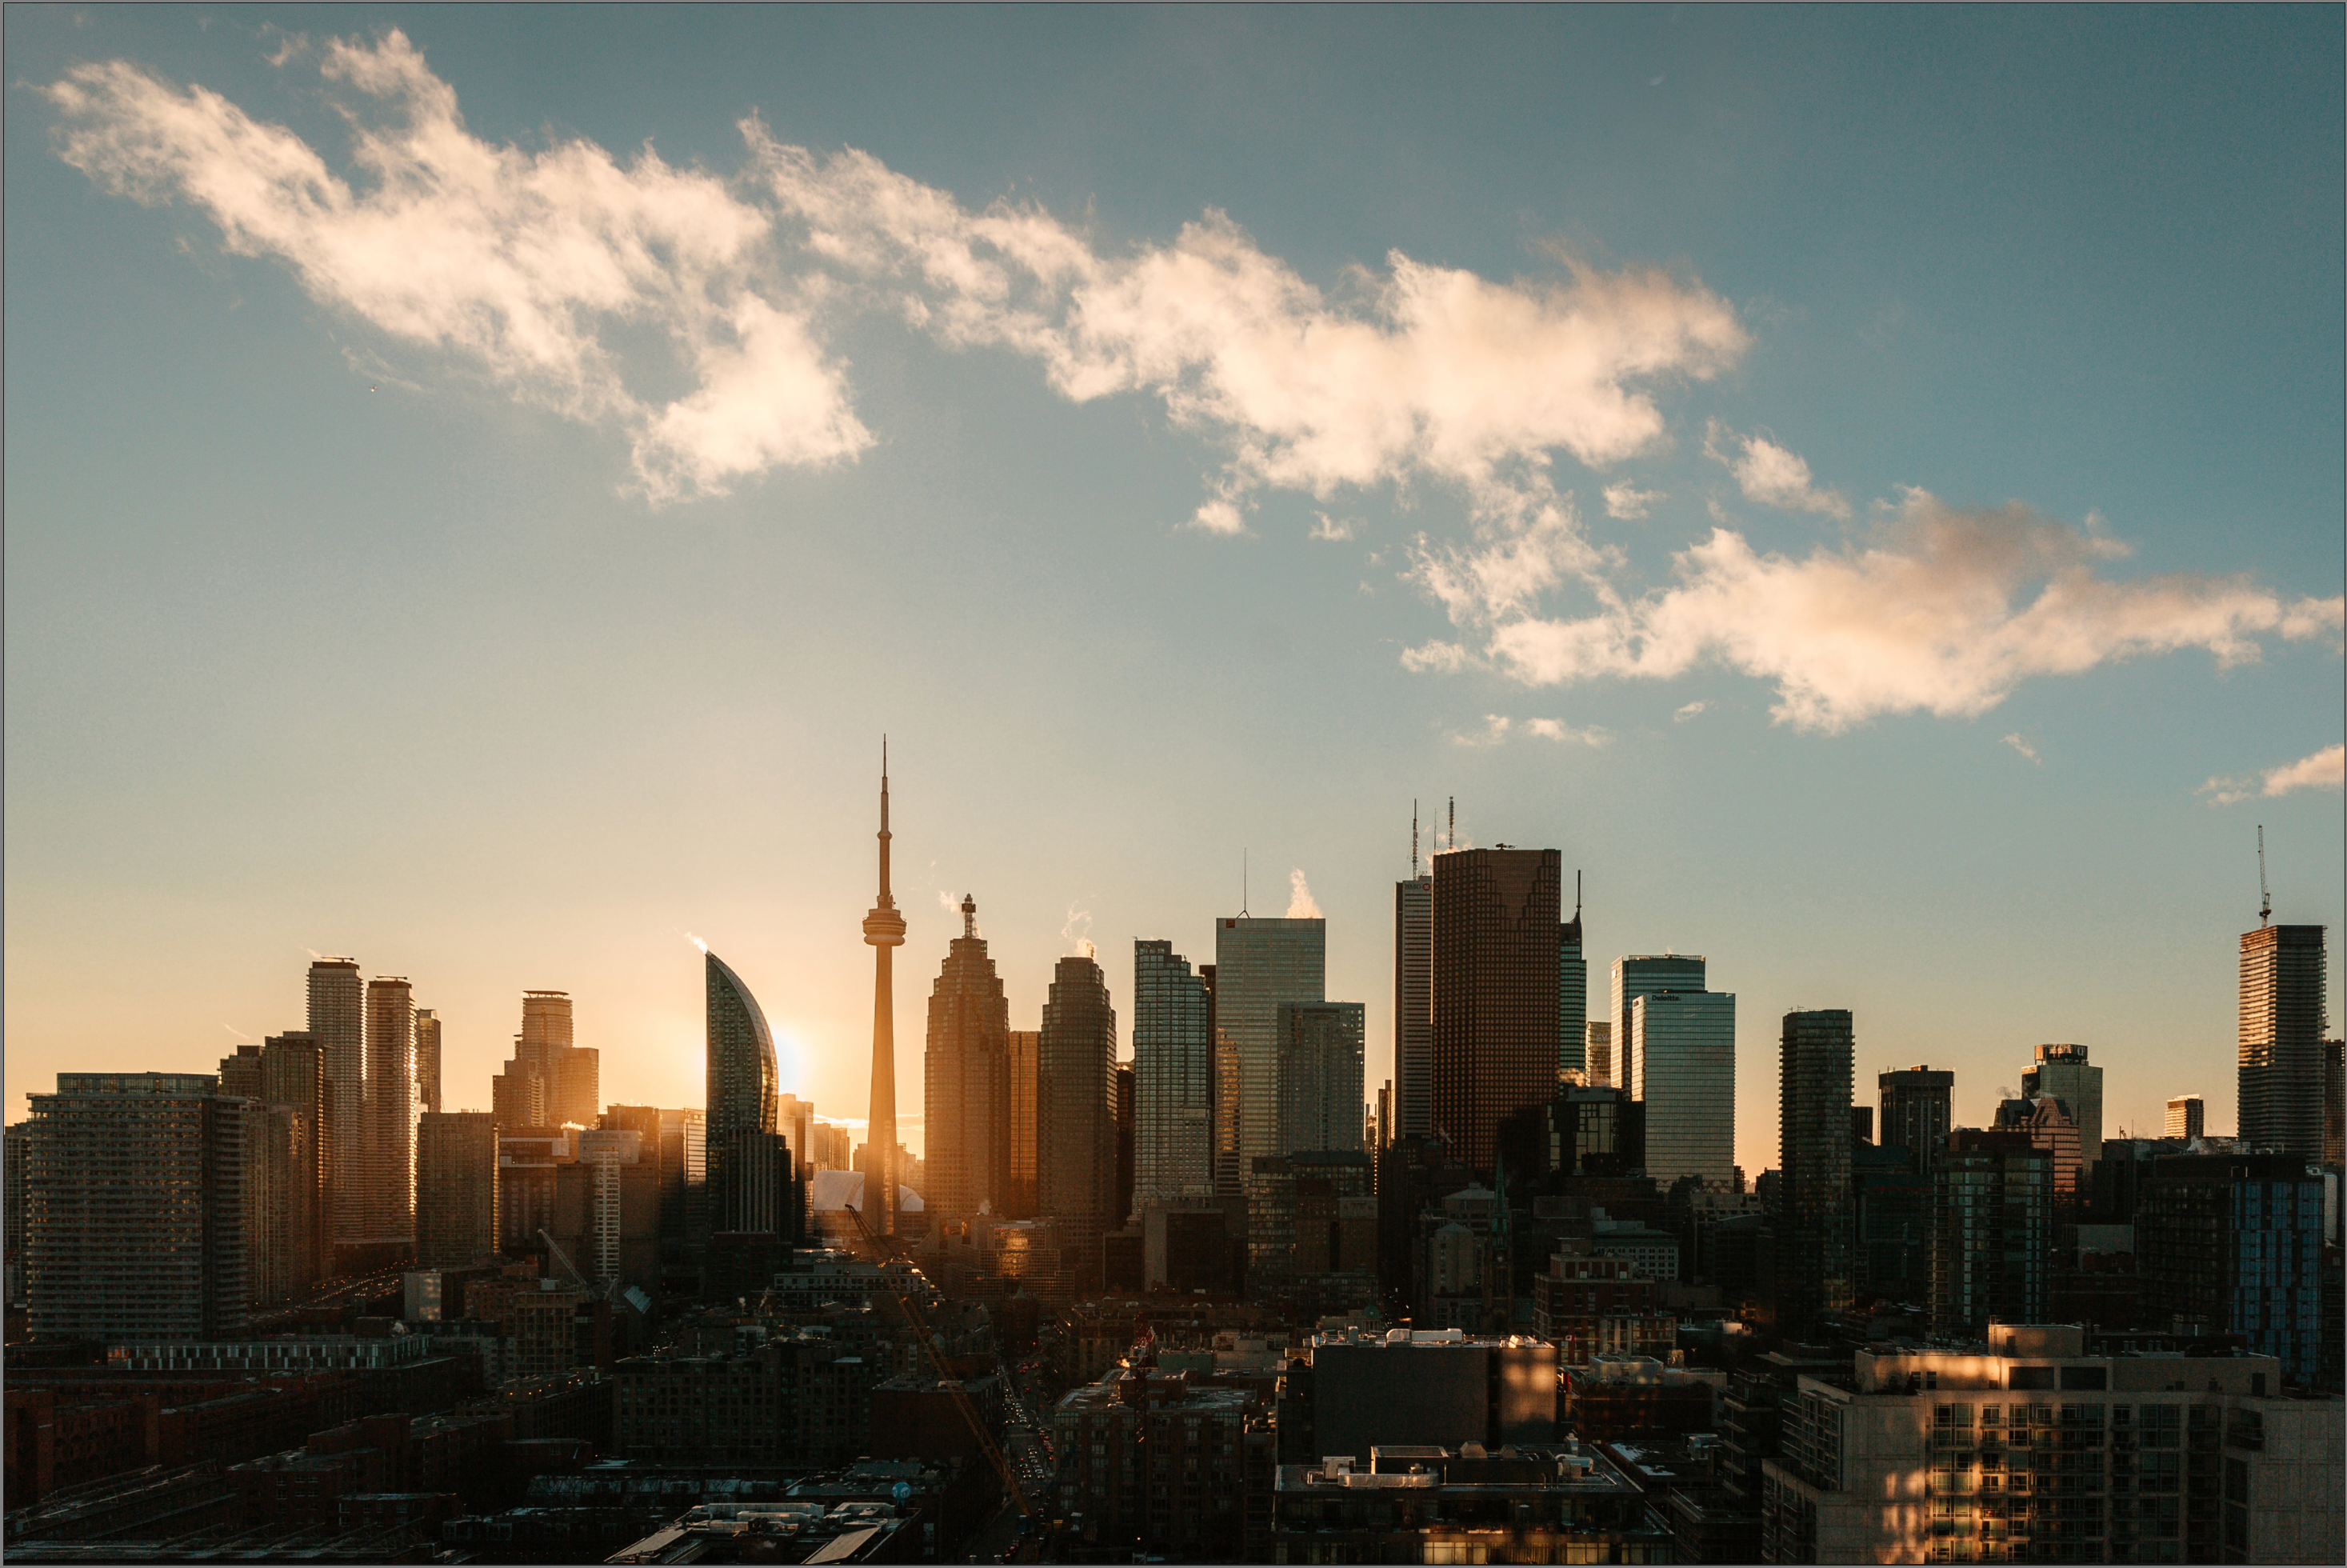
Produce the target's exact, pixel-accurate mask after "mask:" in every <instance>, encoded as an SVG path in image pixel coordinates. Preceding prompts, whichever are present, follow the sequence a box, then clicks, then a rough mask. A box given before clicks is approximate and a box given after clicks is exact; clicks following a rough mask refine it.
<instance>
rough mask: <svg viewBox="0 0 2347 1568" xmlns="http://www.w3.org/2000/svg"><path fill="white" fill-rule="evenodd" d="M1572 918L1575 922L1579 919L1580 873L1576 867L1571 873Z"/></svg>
mask: <svg viewBox="0 0 2347 1568" xmlns="http://www.w3.org/2000/svg"><path fill="white" fill-rule="evenodd" d="M1573 918H1574V919H1576V920H1578V919H1580V918H1581V871H1580V868H1579V867H1578V866H1576V867H1574V869H1573Z"/></svg>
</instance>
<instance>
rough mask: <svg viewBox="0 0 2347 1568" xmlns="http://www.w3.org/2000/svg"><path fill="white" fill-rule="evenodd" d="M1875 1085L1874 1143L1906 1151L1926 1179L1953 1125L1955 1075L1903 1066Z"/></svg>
mask: <svg viewBox="0 0 2347 1568" xmlns="http://www.w3.org/2000/svg"><path fill="white" fill-rule="evenodd" d="M1875 1085H1876V1088H1877V1090H1878V1091H1879V1092H1880V1093H1881V1098H1882V1119H1881V1128H1880V1129H1879V1130H1878V1132H1877V1133H1876V1138H1875V1141H1876V1142H1877V1143H1881V1145H1882V1146H1883V1147H1884V1148H1886V1149H1888V1148H1892V1147H1897V1148H1901V1149H1904V1150H1906V1151H1907V1152H1908V1153H1910V1154H1911V1155H1913V1156H1914V1158H1915V1169H1916V1171H1917V1172H1918V1173H1920V1174H1922V1175H1924V1176H1927V1177H1928V1176H1929V1175H1930V1174H1931V1173H1932V1163H1934V1162H1935V1161H1937V1160H1938V1159H1939V1157H1940V1155H1941V1153H1943V1152H1944V1151H1945V1150H1946V1148H1947V1146H1948V1133H1949V1132H1950V1131H1951V1130H1952V1129H1953V1128H1954V1126H1955V1120H1954V1113H1953V1101H1954V1098H1955V1092H1956V1075H1955V1074H1954V1073H1952V1072H1950V1071H1946V1070H1945V1069H1941V1070H1940V1071H1933V1070H1932V1069H1931V1068H1929V1067H1922V1066H1917V1067H1906V1068H1900V1069H1897V1070H1895V1071H1890V1072H1885V1073H1883V1074H1882V1075H1881V1077H1879V1078H1877V1079H1876V1080H1875Z"/></svg>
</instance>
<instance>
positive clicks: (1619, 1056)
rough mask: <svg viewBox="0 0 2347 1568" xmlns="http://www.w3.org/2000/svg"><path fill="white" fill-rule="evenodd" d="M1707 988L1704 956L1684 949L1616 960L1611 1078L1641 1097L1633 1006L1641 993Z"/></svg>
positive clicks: (1610, 1040)
mask: <svg viewBox="0 0 2347 1568" xmlns="http://www.w3.org/2000/svg"><path fill="white" fill-rule="evenodd" d="M1703 988H1704V960H1703V959H1702V958H1696V957H1693V956H1690V955H1687V954H1683V953H1663V954H1659V955H1655V954H1646V955H1641V956H1634V957H1630V958H1616V959H1614V992H1613V1000H1612V1006H1611V1009H1610V1010H1609V1011H1608V1012H1607V1014H1606V1021H1607V1023H1608V1024H1609V1025H1610V1026H1611V1028H1610V1029H1609V1030H1608V1040H1607V1043H1608V1044H1610V1045H1611V1046H1612V1047H1613V1050H1614V1076H1613V1080H1612V1081H1614V1083H1617V1084H1619V1085H1621V1086H1622V1087H1623V1088H1624V1089H1631V1091H1632V1098H1633V1099H1635V1098H1639V1096H1638V1095H1637V1092H1636V1091H1635V1089H1633V1088H1632V1086H1633V1085H1634V1084H1635V1082H1636V1081H1637V1079H1638V1064H1637V1062H1636V1061H1635V1060H1634V1059H1633V1057H1632V1054H1631V1043H1632V1042H1631V1039H1630V1007H1631V1004H1632V1003H1634V1002H1635V1001H1636V1000H1637V999H1639V998H1640V997H1643V996H1652V995H1654V994H1655V993H1656V992H1658V991H1699V990H1701V989H1703Z"/></svg>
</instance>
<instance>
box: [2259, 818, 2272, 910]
mask: <svg viewBox="0 0 2347 1568" xmlns="http://www.w3.org/2000/svg"><path fill="white" fill-rule="evenodd" d="M2258 924H2259V925H2260V926H2270V925H2271V924H2273V895H2272V894H2271V893H2270V892H2268V891H2267V890H2266V825H2265V824H2264V823H2262V822H2261V823H2260V824H2258Z"/></svg>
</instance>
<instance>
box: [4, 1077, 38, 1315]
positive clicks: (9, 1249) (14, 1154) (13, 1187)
mask: <svg viewBox="0 0 2347 1568" xmlns="http://www.w3.org/2000/svg"><path fill="white" fill-rule="evenodd" d="M32 1125H33V1124H32V1123H31V1122H10V1123H9V1124H8V1126H7V1128H6V1129H5V1131H0V1162H5V1169H6V1172H7V1190H6V1192H5V1194H0V1225H5V1232H6V1234H5V1237H4V1238H0V1264H5V1266H6V1268H7V1275H8V1284H7V1291H6V1303H5V1304H6V1305H7V1306H9V1307H22V1306H23V1305H24V1304H25V1246H26V1241H25V1237H26V1230H25V1168H26V1159H25V1155H26V1152H27V1151H28V1150H29V1149H30V1148H31V1145H30V1144H29V1143H26V1133H27V1132H30V1131H31V1130H32Z"/></svg>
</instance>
